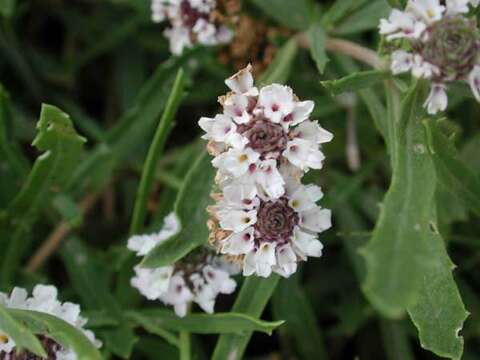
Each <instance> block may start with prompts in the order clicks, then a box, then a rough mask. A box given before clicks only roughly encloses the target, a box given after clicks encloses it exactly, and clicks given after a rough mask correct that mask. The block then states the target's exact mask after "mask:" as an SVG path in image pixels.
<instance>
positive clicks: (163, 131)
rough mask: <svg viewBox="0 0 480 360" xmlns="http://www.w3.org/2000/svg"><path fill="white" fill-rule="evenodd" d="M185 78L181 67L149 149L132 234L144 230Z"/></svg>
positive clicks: (139, 189)
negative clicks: (153, 186)
mask: <svg viewBox="0 0 480 360" xmlns="http://www.w3.org/2000/svg"><path fill="white" fill-rule="evenodd" d="M184 79H185V78H184V72H183V70H182V69H180V70H179V71H178V73H177V78H176V79H175V83H174V84H173V89H172V92H171V93H170V97H169V98H168V101H167V105H166V107H165V111H164V113H163V116H162V118H161V120H160V122H159V124H158V128H157V131H156V132H155V136H154V138H153V141H152V144H151V145H150V149H149V150H148V154H147V158H146V160H145V165H144V167H143V172H142V178H141V180H140V184H139V186H138V190H137V198H136V200H135V206H134V210H133V216H132V223H131V226H130V235H134V234H137V233H139V232H140V231H141V230H142V227H143V223H144V221H145V216H146V213H147V201H148V198H149V196H150V192H151V190H152V185H153V180H154V177H155V171H156V168H157V163H158V160H159V159H160V156H161V155H162V153H163V149H164V147H165V143H166V141H167V137H168V135H169V134H170V131H171V129H172V128H173V124H172V123H173V118H174V117H175V114H176V112H177V109H178V107H179V105H180V101H181V99H182V96H183V91H184V84H185V80H184Z"/></svg>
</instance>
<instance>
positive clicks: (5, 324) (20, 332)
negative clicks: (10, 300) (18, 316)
mask: <svg viewBox="0 0 480 360" xmlns="http://www.w3.org/2000/svg"><path fill="white" fill-rule="evenodd" d="M0 329H1V332H2V333H4V334H6V335H8V336H9V337H10V338H12V339H13V341H15V345H16V348H17V350H20V349H27V350H29V351H30V352H32V353H34V354H36V355H39V356H42V357H46V356H47V354H46V353H45V350H44V349H43V347H42V344H40V341H38V339H37V337H36V336H35V335H34V334H33V332H32V331H30V330H29V329H28V328H27V327H25V326H24V325H23V324H22V323H21V322H19V321H17V320H15V319H14V318H13V317H12V315H10V314H9V312H8V310H7V309H6V308H4V307H3V306H1V305H0Z"/></svg>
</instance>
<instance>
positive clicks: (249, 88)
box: [225, 64, 258, 96]
mask: <svg viewBox="0 0 480 360" xmlns="http://www.w3.org/2000/svg"><path fill="white" fill-rule="evenodd" d="M225 84H226V85H227V86H228V87H229V88H230V89H231V90H232V91H233V92H235V93H237V94H248V95H250V96H256V95H257V94H258V90H257V88H255V87H254V86H253V76H252V66H251V65H250V64H248V66H247V67H246V68H244V69H242V70H240V71H239V72H237V73H236V74H235V75H233V76H231V77H230V78H228V79H227V80H225Z"/></svg>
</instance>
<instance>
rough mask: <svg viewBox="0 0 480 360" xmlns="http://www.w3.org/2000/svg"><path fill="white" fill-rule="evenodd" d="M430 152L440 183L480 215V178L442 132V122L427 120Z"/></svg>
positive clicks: (425, 122)
mask: <svg viewBox="0 0 480 360" xmlns="http://www.w3.org/2000/svg"><path fill="white" fill-rule="evenodd" d="M423 124H424V125H425V128H426V130H427V135H428V144H429V147H428V149H429V151H430V153H431V156H432V159H433V163H434V165H435V170H436V172H437V177H438V181H439V182H440V183H441V184H442V185H443V187H444V188H445V189H447V190H449V192H450V193H451V194H452V195H453V196H455V197H457V198H458V199H459V200H461V201H462V202H463V203H464V204H465V205H466V206H467V207H468V208H469V209H471V210H472V211H474V212H475V213H476V214H477V215H480V177H478V176H477V175H476V174H475V173H473V171H472V170H471V168H470V167H468V166H467V164H465V163H464V162H463V160H462V159H461V158H460V155H459V153H458V151H457V149H455V146H454V144H453V142H452V141H450V140H449V139H448V138H447V137H446V136H445V135H444V134H443V133H442V131H441V129H440V127H439V126H440V125H441V124H440V122H439V121H435V120H425V121H424V122H423Z"/></svg>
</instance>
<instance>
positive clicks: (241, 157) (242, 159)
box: [238, 154, 248, 163]
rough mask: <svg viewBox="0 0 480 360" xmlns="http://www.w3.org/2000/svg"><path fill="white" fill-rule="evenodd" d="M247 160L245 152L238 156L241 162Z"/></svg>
mask: <svg viewBox="0 0 480 360" xmlns="http://www.w3.org/2000/svg"><path fill="white" fill-rule="evenodd" d="M247 160H248V156H247V155H245V154H242V155H240V156H239V157H238V161H240V162H241V163H243V162H245V161H247Z"/></svg>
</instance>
